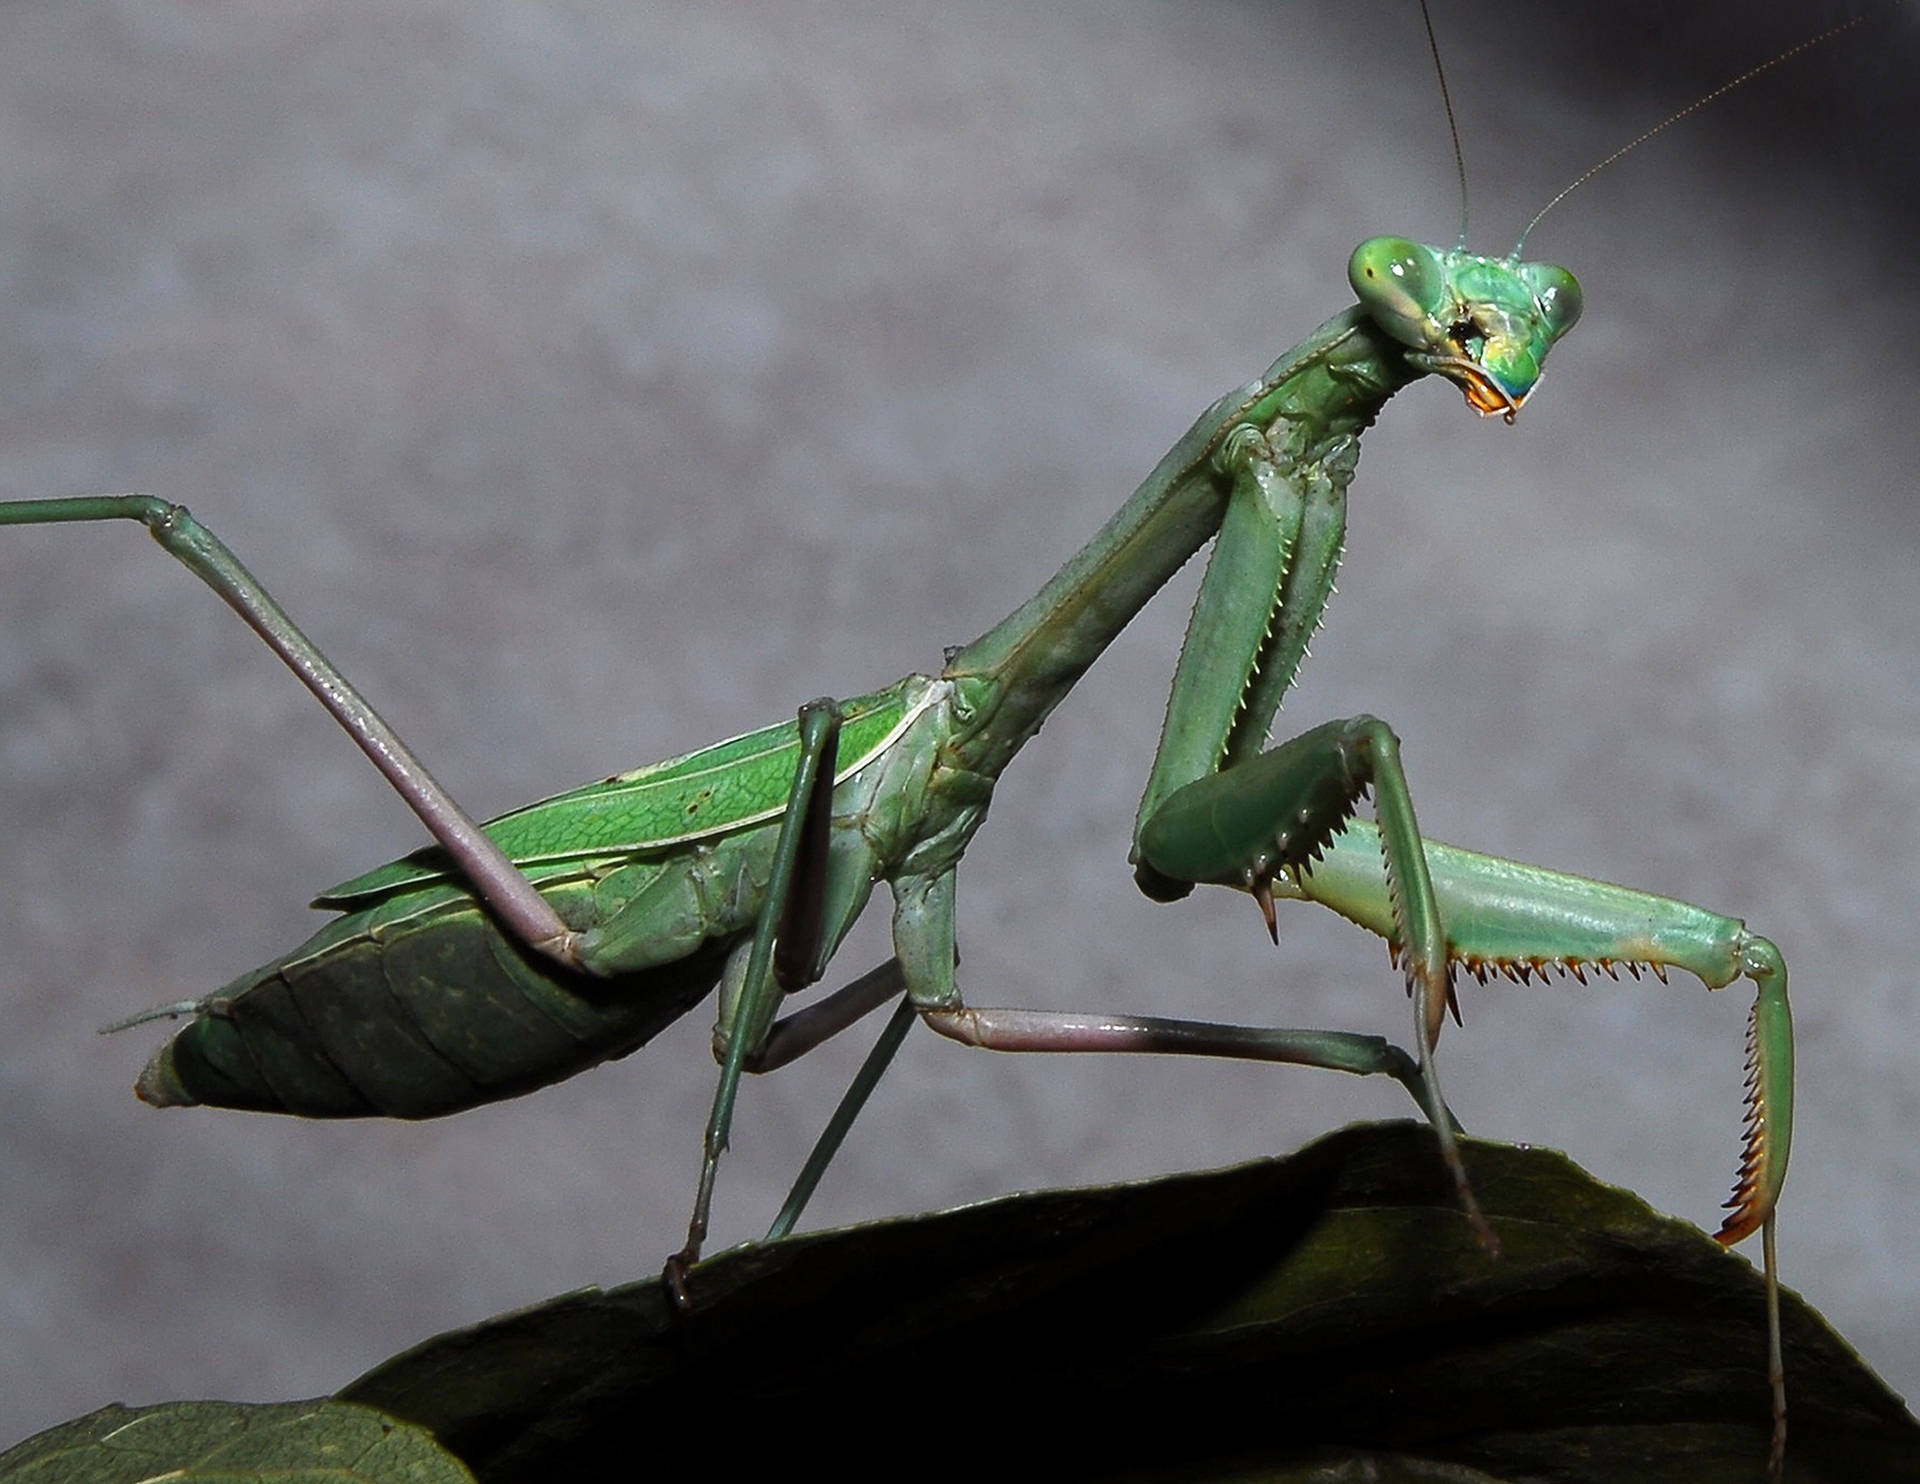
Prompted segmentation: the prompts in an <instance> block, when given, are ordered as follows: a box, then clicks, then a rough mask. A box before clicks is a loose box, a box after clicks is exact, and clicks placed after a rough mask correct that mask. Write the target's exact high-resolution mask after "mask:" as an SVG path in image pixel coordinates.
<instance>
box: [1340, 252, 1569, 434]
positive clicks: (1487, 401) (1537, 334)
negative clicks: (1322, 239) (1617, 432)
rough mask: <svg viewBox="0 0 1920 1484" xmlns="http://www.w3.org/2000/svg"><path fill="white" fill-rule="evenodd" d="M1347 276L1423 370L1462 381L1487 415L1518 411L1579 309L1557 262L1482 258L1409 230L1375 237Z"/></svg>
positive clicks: (1382, 324) (1369, 308)
mask: <svg viewBox="0 0 1920 1484" xmlns="http://www.w3.org/2000/svg"><path fill="white" fill-rule="evenodd" d="M1347 281H1348V282H1349V283H1351V284H1352V285H1353V291H1354V292H1355V293H1356V294H1358V295H1359V296H1360V303H1361V306H1362V307H1363V308H1364V309H1365V310H1366V311H1367V313H1368V314H1369V315H1371V316H1372V317H1373V320H1374V323H1375V324H1377V325H1379V327H1380V328H1381V329H1382V330H1384V331H1385V332H1386V333H1387V334H1389V335H1391V336H1392V337H1393V338H1394V339H1395V340H1398V341H1399V342H1400V343H1401V344H1402V345H1404V346H1406V347H1407V359H1408V360H1409V361H1411V362H1412V363H1413V364H1414V365H1416V366H1418V367H1419V368H1420V369H1421V370H1423V371H1438V372H1439V373H1440V374H1441V375H1442V376H1445V377H1448V378H1450V379H1451V380H1453V381H1455V382H1458V383H1459V385H1460V387H1461V389H1462V390H1463V391H1465V392H1466V394H1467V404H1468V405H1469V406H1470V407H1472V408H1473V410H1474V411H1475V412H1477V413H1479V414H1480V415H1481V416H1482V417H1490V416H1492V415H1493V414H1494V413H1496V412H1497V413H1499V414H1501V415H1502V416H1503V417H1505V418H1506V420H1507V421H1508V422H1512V421H1513V419H1514V414H1515V413H1517V412H1519V410H1520V408H1521V407H1522V406H1523V405H1524V404H1525V403H1526V400H1527V396H1528V394H1529V393H1531V392H1532V391H1533V388H1534V385H1535V383H1537V382H1538V381H1539V380H1540V372H1541V366H1542V364H1543V363H1544V362H1545V360H1546V358H1547V351H1548V350H1549V349H1551V348H1552V346H1553V343H1554V341H1556V340H1558V339H1559V338H1560V337H1561V336H1562V335H1564V334H1566V333H1567V331H1569V330H1571V329H1572V328H1573V326H1574V322H1575V321H1576V320H1578V319H1579V318H1580V305H1581V295H1580V284H1579V281H1578V280H1577V279H1575V278H1574V276H1573V275H1572V274H1571V273H1569V272H1568V271H1567V270H1566V269H1565V268H1557V267H1555V266H1554V265H1553V264H1552V263H1522V262H1519V261H1517V260H1516V259H1513V258H1483V257H1479V256H1477V255H1476V254H1473V253H1469V252H1466V251H1464V250H1463V249H1460V248H1452V249H1445V250H1443V249H1441V248H1437V247H1428V246H1426V245H1425V244H1423V243H1419V242H1413V241H1410V240H1409V239H1407V238H1405V237H1370V238H1368V239H1367V240H1366V241H1365V242H1363V243H1361V244H1360V245H1359V246H1358V247H1357V248H1355V249H1354V250H1353V257H1352V258H1350V259H1349V260H1348V262H1347Z"/></svg>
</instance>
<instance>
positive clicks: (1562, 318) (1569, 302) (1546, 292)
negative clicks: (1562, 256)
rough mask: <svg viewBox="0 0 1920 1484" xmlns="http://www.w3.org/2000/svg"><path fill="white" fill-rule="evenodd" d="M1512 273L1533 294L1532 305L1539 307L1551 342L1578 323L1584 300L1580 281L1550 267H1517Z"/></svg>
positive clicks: (1542, 265) (1556, 268) (1548, 264)
mask: <svg viewBox="0 0 1920 1484" xmlns="http://www.w3.org/2000/svg"><path fill="white" fill-rule="evenodd" d="M1515 271H1516V272H1518V273H1519V275H1520V277H1521V279H1522V280H1523V281H1524V282H1525V283H1526V285H1527V287H1528V288H1530V289H1532V290H1533V298H1534V302H1535V303H1537V304H1538V305H1539V306H1540V313H1541V316H1542V319H1543V321H1544V323H1545V325H1546V328H1547V333H1548V334H1549V335H1550V336H1552V337H1553V339H1555V340H1558V339H1559V338H1560V337H1561V336H1562V335H1564V334H1566V333H1567V331H1569V330H1571V329H1572V328H1573V327H1574V326H1575V325H1577V324H1578V323H1579V322H1580V311H1581V310H1582V309H1584V308H1585V307H1586V296H1585V295H1583V294H1582V293H1581V292H1580V280H1579V279H1577V278H1575V277H1574V276H1573V275H1572V274H1571V273H1569V272H1567V270H1566V269H1565V268H1560V267H1556V266H1555V265H1554V264H1552V263H1520V264H1517V265H1516V267H1515Z"/></svg>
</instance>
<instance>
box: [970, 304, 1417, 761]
mask: <svg viewBox="0 0 1920 1484" xmlns="http://www.w3.org/2000/svg"><path fill="white" fill-rule="evenodd" d="M1423 374H1425V368H1423V367H1418V366H1415V365H1413V364H1411V363H1410V362H1409V360H1408V358H1407V355H1406V351H1405V348H1404V347H1403V346H1402V345H1401V344H1399V343H1397V342H1396V341H1395V340H1393V339H1392V338H1390V337H1389V336H1388V335H1387V334H1385V333H1384V332H1383V331H1381V330H1380V329H1379V328H1378V327H1377V326H1376V324H1375V323H1374V321H1373V320H1372V318H1371V317H1370V316H1369V315H1368V314H1367V313H1366V311H1365V310H1363V309H1362V308H1360V307H1359V306H1357V305H1356V306H1355V307H1353V308H1351V309H1348V310H1347V311H1346V312H1345V313H1343V314H1339V315H1336V316H1335V317H1334V318H1333V319H1330V320H1328V321H1327V322H1326V323H1325V324H1324V325H1322V326H1321V327H1320V328H1319V329H1318V330H1316V331H1314V333H1313V334H1312V335H1311V336H1309V337H1308V338H1307V339H1306V340H1305V341H1303V342H1302V343H1301V344H1300V345H1298V346H1296V347H1294V348H1293V349H1292V350H1290V351H1288V352H1287V353H1286V354H1285V355H1284V356H1282V357H1281V358H1280V359H1279V360H1278V361H1276V362H1275V363H1274V364H1273V366H1272V367H1270V368H1269V369H1268V371H1267V373H1266V374H1265V375H1264V376H1262V377H1261V378H1260V379H1259V380H1258V381H1255V382H1251V383H1249V384H1248V385H1246V386H1244V387H1241V388H1240V389H1239V390H1237V391H1234V392H1231V393H1229V394H1228V395H1227V396H1225V397H1222V398H1221V399H1220V400H1219V401H1218V402H1216V403H1215V404H1214V405H1213V406H1212V407H1210V408H1208V409H1207V410H1206V411H1205V412H1204V413H1202V414H1201V415H1200V418H1199V420H1198V421H1197V422H1195V423H1194V425H1193V426H1192V427H1191V428H1190V429H1188V430H1187V434H1186V436H1185V437H1183V438H1182V439H1181V440H1180V441H1179V443H1177V444H1176V445H1174V447H1173V449H1172V451H1171V452H1169V453H1168V454H1167V456H1166V457H1165V458H1164V459H1162V460H1161V461H1160V464H1159V467H1158V468H1156V469H1155V470H1154V471H1153V473H1151V474H1150V475H1148V476H1147V478H1146V480H1145V481H1144V482H1143V483H1142V484H1141V486H1140V487H1139V489H1137V490H1135V491H1134V493H1133V496H1132V498H1131V499H1129V500H1128V501H1127V503H1126V504H1125V505H1123V506H1121V507H1120V509H1119V511H1118V512H1116V513H1115V515H1114V517H1113V518H1112V519H1111V520H1109V521H1108V522H1107V523H1106V525H1105V526H1103V527H1102V528H1101V530H1100V532H1099V534H1097V535H1096V536H1095V537H1094V538H1093V539H1092V540H1091V541H1089V542H1088V543H1087V544H1086V545H1085V546H1084V547H1082V548H1081V549H1080V550H1079V551H1078V552H1077V553H1075V555H1074V556H1073V557H1072V559H1071V560H1069V561H1068V562H1067V564H1066V565H1065V566H1064V567H1062V568H1061V569H1060V570H1059V571H1058V572H1057V573H1055V574H1054V576H1053V577H1052V579H1051V580H1049V581H1048V583H1047V584H1046V586H1045V587H1043V588H1041V590H1040V591H1039V592H1038V593H1037V594H1035V595H1034V597H1032V598H1031V599H1029V600H1028V601H1027V602H1025V603H1023V604H1021V605H1020V607H1019V608H1017V609H1016V610H1015V611H1014V612H1013V613H1011V614H1009V615H1008V616H1007V617H1006V618H1004V619H1002V620H1001V621H1000V622H999V623H998V624H995V625H994V626H993V627H992V628H991V629H989V630H988V631H987V632H986V633H984V634H982V635H981V636H980V637H979V638H978V639H976V640H974V641H973V642H972V643H971V644H968V645H965V646H963V647H962V648H960V649H958V650H956V651H954V652H953V653H952V655H951V656H950V657H949V659H948V663H947V667H946V670H945V672H944V673H945V674H946V676H947V677H949V678H951V679H955V680H960V681H969V680H970V681H974V682H977V683H978V684H976V685H975V686H974V687H972V688H971V689H973V691H974V697H973V699H974V701H975V714H976V720H975V722H974V724H973V725H972V726H971V727H970V728H969V729H968V730H967V731H966V732H965V734H964V735H963V736H962V737H961V739H960V749H961V751H962V753H963V754H964V756H965V759H966V765H967V766H968V767H969V768H971V769H973V770H975V771H977V772H982V773H985V774H987V775H989V776H995V775H998V773H999V772H1000V770H1001V769H1002V768H1004V767H1005V766H1006V764H1007V762H1008V761H1009V760H1010V759H1011V758H1012V757H1013V755H1014V753H1015V752H1017V751H1018V750H1019V748H1020V746H1021V745H1022V744H1023V743H1025V742H1026V741H1027V739H1028V738H1030V737H1031V736H1033V734H1034V733H1035V732H1037V731H1038V730H1039V729H1040V725H1041V723H1042V722H1044V721H1045V720H1046V718H1047V716H1048V714H1049V713H1050V712H1051V711H1052V710H1053V708H1054V707H1055V706H1056V705H1058V704H1059V702H1060V700H1061V698H1062V697H1063V696H1065V695H1066V693H1067V691H1068V690H1069V689H1070V688H1071V687H1072V686H1073V683H1074V682H1075V681H1076V680H1078V679H1079V678H1080V676H1081V675H1082V674H1083V673H1084V672H1085V671H1086V669H1087V667H1088V666H1089V665H1091V664H1092V663H1093V662H1094V660H1095V659H1097V658H1098V657H1099V655H1100V652H1101V651H1102V650H1104V649H1105V648H1106V647H1107V645H1109V644H1110V643H1112V642H1113V639H1114V637H1115V636H1116V635H1117V634H1118V633H1119V632H1120V631H1121V630H1122V629H1123V628H1125V627H1126V626H1127V624H1128V623H1129V622H1130V621H1131V620H1132V618H1133V616H1134V615H1135V614H1136V613H1138V612H1139V611H1140V609H1141V608H1142V607H1143V606H1144V605H1145V604H1146V602H1147V600H1148V599H1149V598H1151V597H1152V596H1153V595H1154V594H1155V593H1156V592H1158V591H1159V590H1160V588H1161V587H1162V586H1163V585H1164V584H1165V583H1166V582H1167V580H1168V579H1169V578H1170V577H1172V576H1173V574H1174V573H1175V572H1177V571H1179V570H1180V568H1181V567H1182V566H1184V565H1185V564H1186V562H1187V560H1188V559H1189V558H1190V557H1192V556H1193V554H1194V553H1195V552H1197V551H1198V550H1199V549H1200V548H1201V547H1202V546H1203V545H1205V544H1206V542H1207V541H1208V539H1209V538H1211V537H1212V536H1214V535H1215V534H1216V533H1217V532H1218V531H1219V530H1220V526H1221V521H1222V519H1223V518H1224V515H1225V512H1226V508H1227V500H1228V496H1229V494H1230V493H1231V491H1232V489H1233V476H1232V474H1231V472H1230V470H1229V467H1228V461H1227V460H1226V459H1225V458H1224V457H1223V454H1222V450H1223V448H1224V446H1225V445H1226V443H1227V440H1228V438H1229V435H1233V434H1234V433H1235V430H1237V429H1242V428H1248V427H1251V428H1253V429H1255V430H1257V431H1258V432H1259V433H1260V434H1261V435H1263V436H1265V437H1266V438H1267V439H1268V441H1269V442H1270V443H1271V444H1272V445H1273V446H1274V447H1275V448H1276V449H1277V450H1280V449H1284V450H1285V456H1286V460H1287V463H1288V464H1289V465H1291V466H1292V467H1296V468H1306V467H1308V466H1312V467H1313V468H1315V469H1316V470H1317V471H1319V470H1324V472H1325V473H1326V475H1327V477H1330V478H1333V479H1336V480H1337V481H1338V482H1339V484H1340V487H1341V489H1342V490H1343V491H1344V488H1345V485H1346V481H1347V480H1348V479H1349V478H1350V477H1351V475H1352V460H1351V457H1348V458H1345V459H1338V458H1333V459H1328V458H1325V457H1324V456H1325V455H1326V454H1327V453H1329V452H1330V451H1332V450H1334V449H1336V448H1338V447H1340V446H1342V445H1345V444H1351V443H1352V441H1353V440H1354V439H1356V438H1357V437H1358V436H1359V434H1360V433H1362V432H1363V431H1365V429H1366V428H1368V427H1369V426H1371V425H1372V423H1373V420H1374V418H1376V417H1377V416H1378V415H1379V413H1380V409H1381V407H1382V406H1383V405H1384V404H1385V403H1386V400H1387V398H1389V397H1390V396H1392V395H1393V394H1394V393H1395V392H1396V391H1398V390H1399V389H1400V388H1401V387H1403V386H1405V385H1407V383H1409V382H1410V381H1413V380H1415V379H1417V378H1418V377H1419V376H1421V375H1423ZM1275 702H1276V704H1277V702H1278V697H1277V696H1276V697H1275Z"/></svg>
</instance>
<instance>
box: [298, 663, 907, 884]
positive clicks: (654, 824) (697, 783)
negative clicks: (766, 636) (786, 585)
mask: <svg viewBox="0 0 1920 1484" xmlns="http://www.w3.org/2000/svg"><path fill="white" fill-rule="evenodd" d="M926 700H927V685H926V681H925V679H924V678H923V677H920V676H912V677H909V678H908V680H906V681H904V682H902V683H901V684H899V685H895V686H893V687H891V688H890V689H888V690H884V691H877V692H875V693H874V694H873V695H869V696H860V697H857V698H856V699H854V700H851V701H846V702H843V703H842V704H841V726H840V747H839V759H838V762H837V765H836V767H835V769H834V782H835V783H839V782H841V781H842V780H844V779H846V778H848V777H851V776H852V775H853V774H854V773H857V772H858V771H859V770H860V769H861V768H863V767H865V766H866V765H867V764H868V763H870V762H872V761H873V759H874V758H875V757H877V756H879V754H880V753H882V752H884V751H885V750H886V749H887V747H888V746H889V745H890V744H891V743H892V742H893V740H894V739H895V738H896V737H897V736H898V735H899V734H900V732H901V731H902V730H903V729H904V728H905V726H906V725H907V723H908V722H910V721H911V720H912V719H913V718H914V717H915V716H916V715H918V714H919V712H920V710H921V709H922V708H923V707H924V706H925V704H926ZM799 755H800V733H799V726H798V723H797V722H792V721H786V722H780V723H778V724H776V725H774V726H770V727H762V728H761V729H760V730H759V731H757V732H748V733H746V734H745V735H743V736H739V737H732V738H729V739H728V740H727V741H725V742H716V743H714V744H713V746H711V747H703V748H701V749H700V750H699V751H698V752H689V753H686V754H684V755H682V756H680V757H675V758H668V759H667V760H666V761H665V762H660V763H652V764H649V765H648V766H646V767H644V768H635V769H634V770H633V771H632V772H630V773H618V774H615V775H614V776H613V777H611V778H608V779H604V780H603V781H601V782H599V783H590V784H587V785H586V786H585V787H584V788H576V789H573V790H572V791H570V792H568V793H563V794H555V795H554V796H553V797H552V798H550V799H542V800H541V801H540V802H539V803H537V804H528V805H526V806H525V807H524V808H520V809H515V810H514V811H513V812H512V813H510V814H503V815H501V816H500V817H499V818H498V819H494V820H489V821H488V822H487V824H486V825H485V826H484V828H485V829H486V832H487V834H488V835H490V836H491V837H492V838H493V840H494V841H495V843H497V844H498V845H499V846H500V848H501V849H503V850H504V851H506V853H507V855H508V856H509V857H510V858H511V859H512V860H513V862H514V864H516V865H519V866H529V865H539V864H550V863H554V862H562V861H577V860H582V859H587V858H592V857H600V856H619V855H630V854H635V853H639V852H642V851H649V850H660V849H665V848H667V847H669V846H673V845H680V844H684V843H686V842H687V841H690V840H698V839H702V838H708V837H711V836H714V835H718V834H722V833H725V832H726V831H728V830H734V829H738V828H740V827H741V826H742V825H748V824H754V823H757V822H758V821H760V820H764V819H771V818H773V817H774V816H775V815H777V814H779V813H780V812H781V811H782V810H783V809H785V808H786V807H787V796H788V794H789V793H790V792H791V791H792V788H793V774H794V769H795V767H796V766H797V764H798V759H799ZM448 874H449V866H448V861H447V856H446V853H445V852H444V851H443V850H441V849H440V847H438V846H431V847H429V848H427V849H425V850H418V851H415V852H414V853H413V854H412V855H409V856H406V857H404V858H403V859H400V860H397V861H392V862H390V863H388V864H387V865H384V866H380V867H378V868H377V869H375V870H372V871H368V872H367V873H366V874H365V875H362V876H356V877H354V878H353V880H351V881H347V882H344V883H342V884H341V885H339V886H336V887H334V888H333V889H332V890H331V891H327V892H324V893H322V894H321V895H320V896H318V897H316V898H315V899H314V905H315V906H316V907H336V908H341V909H348V908H352V907H355V906H358V905H361V904H363V903H364V902H365V901H366V899H367V898H369V897H377V896H383V895H386V894H387V893H389V892H392V891H394V890H396V889H398V888H401V887H415V886H421V885H425V884H428V883H430V882H434V881H438V880H442V879H444V878H446V877H447V876H448Z"/></svg>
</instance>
